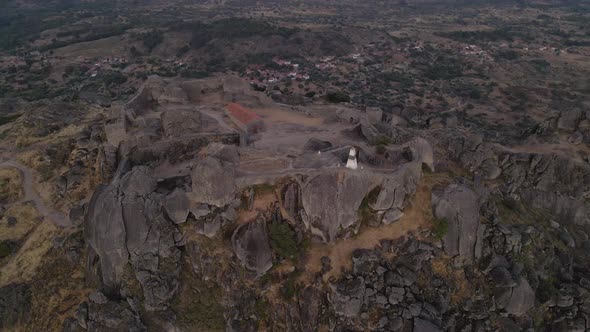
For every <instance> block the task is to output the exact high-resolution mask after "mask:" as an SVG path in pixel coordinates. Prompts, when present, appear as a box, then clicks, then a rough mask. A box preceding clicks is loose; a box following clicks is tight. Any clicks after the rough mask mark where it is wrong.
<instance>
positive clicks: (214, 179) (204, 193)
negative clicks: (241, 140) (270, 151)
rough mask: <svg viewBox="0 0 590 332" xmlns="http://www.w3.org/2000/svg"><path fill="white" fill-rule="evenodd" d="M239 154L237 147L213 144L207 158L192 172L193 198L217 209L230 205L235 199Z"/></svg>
mask: <svg viewBox="0 0 590 332" xmlns="http://www.w3.org/2000/svg"><path fill="white" fill-rule="evenodd" d="M237 162H238V152H237V148H236V147H235V146H227V145H220V144H212V145H210V146H209V147H208V152H207V156H206V157H205V158H203V159H201V160H199V161H198V162H197V164H196V165H195V167H194V168H193V170H192V174H191V176H192V188H193V190H192V198H193V200H194V201H196V202H199V203H206V204H209V205H214V206H217V207H222V206H225V205H227V204H229V203H230V202H231V201H232V200H233V199H234V197H235V194H236V191H237V187H236V174H235V165H236V163H237Z"/></svg>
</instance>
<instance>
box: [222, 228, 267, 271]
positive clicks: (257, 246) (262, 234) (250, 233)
mask: <svg viewBox="0 0 590 332" xmlns="http://www.w3.org/2000/svg"><path fill="white" fill-rule="evenodd" d="M231 241H232V246H233V249H234V252H235V253H236V256H237V257H238V258H239V259H240V261H241V262H242V265H244V267H245V268H246V269H248V270H250V271H252V272H255V273H256V276H257V277H259V276H262V275H263V274H264V273H266V271H268V270H269V269H270V268H271V267H272V251H271V248H270V243H269V240H268V233H267V230H266V225H265V224H264V222H261V221H257V222H253V223H248V224H242V225H240V226H238V228H236V230H235V231H234V234H233V235H232V238H231Z"/></svg>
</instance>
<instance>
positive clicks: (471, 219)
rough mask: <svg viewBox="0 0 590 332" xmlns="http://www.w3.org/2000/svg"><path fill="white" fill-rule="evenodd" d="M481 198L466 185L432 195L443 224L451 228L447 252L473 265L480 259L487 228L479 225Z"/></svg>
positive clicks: (448, 232) (450, 187)
mask: <svg viewBox="0 0 590 332" xmlns="http://www.w3.org/2000/svg"><path fill="white" fill-rule="evenodd" d="M480 200H481V197H480V195H479V194H477V193H476V192H475V191H473V190H471V189H470V188H468V187H466V186H464V185H457V184H451V185H449V186H448V187H446V188H444V189H440V188H439V189H438V190H434V191H433V193H432V209H433V214H434V216H435V217H436V218H437V219H439V220H440V222H446V223H447V224H448V231H447V233H446V234H445V235H444V238H443V243H444V248H445V251H446V252H447V253H448V254H449V255H450V256H459V257H460V258H461V259H462V260H464V261H465V262H468V263H471V262H473V261H474V260H476V259H478V258H480V257H481V249H482V241H483V234H484V231H485V225H483V224H481V223H480V204H481V202H480Z"/></svg>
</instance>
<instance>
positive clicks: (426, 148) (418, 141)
mask: <svg viewBox="0 0 590 332" xmlns="http://www.w3.org/2000/svg"><path fill="white" fill-rule="evenodd" d="M404 146H406V147H407V148H409V149H410V151H411V154H412V161H416V162H420V163H422V164H423V165H424V166H426V167H427V168H428V170H430V171H431V172H434V152H433V150H432V145H430V143H429V142H428V141H427V140H425V139H423V138H421V137H416V138H414V139H412V140H411V141H409V142H407V143H405V144H404Z"/></svg>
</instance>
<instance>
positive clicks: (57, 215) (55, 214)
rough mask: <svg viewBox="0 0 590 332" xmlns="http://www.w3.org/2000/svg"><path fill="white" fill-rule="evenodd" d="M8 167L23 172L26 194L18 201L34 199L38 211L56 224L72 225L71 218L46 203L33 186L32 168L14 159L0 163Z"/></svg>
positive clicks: (0, 165) (1, 165)
mask: <svg viewBox="0 0 590 332" xmlns="http://www.w3.org/2000/svg"><path fill="white" fill-rule="evenodd" d="M6 167H10V168H16V169H17V170H18V171H19V172H20V173H21V174H22V179H23V189H24V192H25V195H24V197H23V199H21V200H20V201H18V202H16V203H22V202H28V201H32V202H33V203H34V204H35V207H36V208H37V211H39V214H41V215H42V216H43V217H45V218H47V219H49V220H51V221H52V222H53V223H54V224H55V225H56V226H58V227H62V228H65V227H70V226H72V223H71V222H70V219H69V218H68V217H67V216H65V215H64V214H63V213H61V212H59V211H56V210H53V209H51V208H49V207H47V205H45V203H44V202H43V200H42V199H41V196H39V193H37V191H36V190H35V188H34V187H33V173H32V171H31V169H30V168H28V167H26V166H24V165H22V164H21V163H19V162H16V161H13V160H8V161H3V162H1V163H0V168H6Z"/></svg>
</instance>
